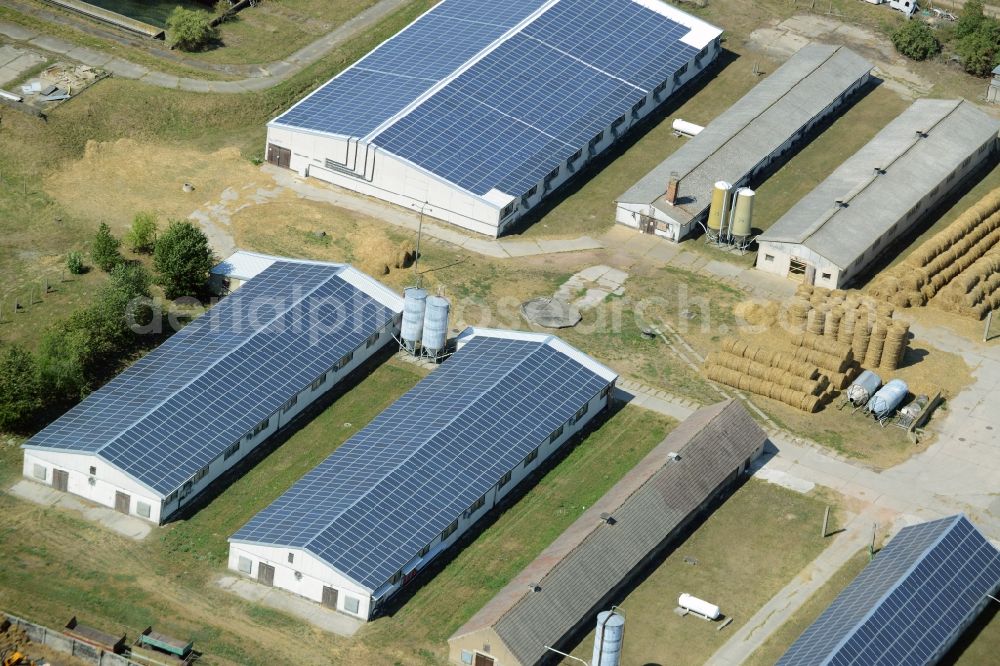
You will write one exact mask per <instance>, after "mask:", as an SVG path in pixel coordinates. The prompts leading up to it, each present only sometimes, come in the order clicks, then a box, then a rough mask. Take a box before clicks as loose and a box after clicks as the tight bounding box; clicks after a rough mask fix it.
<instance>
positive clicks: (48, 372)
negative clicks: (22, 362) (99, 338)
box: [38, 326, 89, 404]
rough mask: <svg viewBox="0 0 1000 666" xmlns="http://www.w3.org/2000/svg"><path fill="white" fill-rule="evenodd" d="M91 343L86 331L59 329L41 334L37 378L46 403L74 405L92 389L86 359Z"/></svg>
mask: <svg viewBox="0 0 1000 666" xmlns="http://www.w3.org/2000/svg"><path fill="white" fill-rule="evenodd" d="M88 344H89V339H88V338H87V335H86V333H85V332H84V331H80V330H77V329H70V328H68V327H66V326H57V327H54V328H52V329H49V330H48V331H46V332H45V333H44V334H42V339H41V342H40V343H39V345H38V376H39V380H40V383H41V387H42V390H43V391H44V395H45V396H46V402H49V403H52V404H54V403H61V402H74V401H76V400H79V399H80V398H82V397H83V396H84V395H85V394H86V392H87V389H88V387H89V385H88V382H87V373H86V369H85V368H84V359H86V357H87V351H88Z"/></svg>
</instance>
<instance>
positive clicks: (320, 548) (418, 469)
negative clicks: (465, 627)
mask: <svg viewBox="0 0 1000 666" xmlns="http://www.w3.org/2000/svg"><path fill="white" fill-rule="evenodd" d="M457 347H458V350H457V352H456V353H455V354H454V355H453V356H452V357H451V358H449V359H448V360H446V361H445V362H444V363H443V364H442V365H441V367H440V368H439V369H437V370H435V371H434V372H433V373H432V374H431V375H429V376H428V377H426V378H424V379H423V380H421V381H420V382H419V383H418V384H417V385H416V386H415V387H414V388H413V389H411V390H410V391H408V392H407V393H406V394H405V395H404V396H403V397H401V398H400V399H399V400H397V401H396V402H395V403H393V404H392V405H391V406H390V407H389V408H387V409H386V410H385V411H383V412H382V413H381V414H379V415H378V416H377V417H375V419H374V420H373V421H372V422H371V423H370V424H368V425H367V426H365V427H364V428H363V429H362V430H361V431H360V432H358V433H357V434H356V435H354V436H353V437H351V438H350V439H349V440H347V441H346V442H344V443H343V444H342V445H341V446H340V447H339V448H338V449H337V450H336V451H334V452H333V454H331V455H330V456H329V457H328V458H327V459H326V460H325V461H323V462H322V463H320V464H319V465H318V466H317V467H316V468H315V469H313V470H312V471H311V472H309V473H308V474H306V475H305V476H304V477H303V478H302V479H301V480H300V481H298V482H297V483H296V484H295V485H294V486H292V487H291V488H290V489H289V490H288V491H287V492H286V493H285V494H284V495H282V496H281V497H279V498H278V499H277V500H275V501H274V502H273V503H272V504H271V505H270V506H268V507H267V508H265V509H264V510H263V511H261V512H260V513H259V514H257V515H256V516H255V517H254V518H253V519H251V520H250V522H248V523H247V524H246V525H245V526H244V527H243V528H242V529H240V530H239V531H238V532H237V533H236V534H234V535H233V536H232V537H231V538H230V539H229V542H230V550H229V567H230V568H231V569H233V570H236V571H239V572H242V573H244V574H246V575H248V576H253V577H255V578H256V579H257V580H258V581H260V582H261V583H264V584H265V585H273V586H275V587H280V588H284V589H286V590H290V591H292V592H294V593H296V594H299V595H302V596H304V597H308V598H309V599H312V600H314V601H317V602H321V603H322V604H324V605H326V606H328V607H330V608H335V609H337V610H340V611H343V612H345V613H350V614H351V615H354V616H357V617H360V618H362V619H365V620H367V619H370V618H372V617H373V616H374V615H376V614H377V613H378V612H379V609H380V608H381V607H383V604H385V602H386V600H387V599H389V598H390V597H391V596H392V595H393V594H395V593H396V592H398V591H399V590H400V589H401V588H402V587H403V586H405V585H406V584H407V583H409V582H410V581H411V580H412V579H413V577H414V576H415V575H416V574H417V573H418V572H419V571H420V570H421V569H423V568H424V567H426V566H427V564H428V563H429V562H431V561H432V560H433V559H434V558H436V557H437V556H438V555H440V554H441V553H442V552H443V551H444V550H446V549H447V548H448V547H449V546H451V545H452V544H454V543H455V541H457V540H458V538H459V537H460V536H461V535H462V534H463V533H464V532H465V531H466V530H468V529H469V528H470V527H471V526H472V525H474V524H475V523H476V521H478V520H479V519H480V518H482V517H483V516H484V515H486V514H487V513H488V512H489V510H490V509H491V508H492V507H493V505H494V504H496V503H497V502H499V501H500V500H501V499H503V498H504V497H505V496H507V495H508V494H509V493H510V492H511V491H512V490H513V489H514V488H516V487H517V486H518V484H519V483H521V482H522V481H523V480H524V479H525V478H526V477H527V476H528V475H529V474H531V473H532V472H533V471H534V470H535V469H537V468H538V466H539V465H541V464H542V462H543V461H544V460H545V459H546V458H548V457H549V456H550V455H552V454H553V453H554V452H555V451H556V450H558V449H559V447H561V446H562V445H563V444H564V443H566V442H567V441H568V440H570V439H571V438H572V437H573V436H574V435H575V434H576V433H578V432H579V431H580V430H581V429H582V428H583V427H584V426H585V425H586V424H587V423H588V422H589V421H590V420H591V419H593V418H594V417H595V416H596V415H597V414H599V413H600V412H601V411H602V410H603V409H604V408H605V407H606V406H607V405H608V403H609V401H610V400H611V394H612V390H613V388H614V383H615V381H616V379H617V375H615V374H614V373H613V372H611V371H610V370H608V369H607V368H605V367H604V366H602V365H600V364H598V363H596V362H595V361H593V360H592V359H591V358H589V357H588V356H585V355H584V354H582V353H580V352H579V351H577V350H576V349H574V348H572V347H570V346H569V345H567V344H565V343H564V342H562V341H560V340H559V339H558V338H555V337H553V336H550V335H542V334H536V333H518V332H512V331H497V330H490V329H471V328H470V329H467V330H466V331H465V332H464V333H462V334H461V335H460V336H459V338H458V341H457Z"/></svg>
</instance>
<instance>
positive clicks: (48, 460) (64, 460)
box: [23, 449, 161, 522]
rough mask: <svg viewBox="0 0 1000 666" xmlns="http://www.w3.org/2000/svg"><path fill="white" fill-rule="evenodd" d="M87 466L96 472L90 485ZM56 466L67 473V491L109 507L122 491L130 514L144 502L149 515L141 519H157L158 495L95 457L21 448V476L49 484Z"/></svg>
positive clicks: (113, 504) (158, 514)
mask: <svg viewBox="0 0 1000 666" xmlns="http://www.w3.org/2000/svg"><path fill="white" fill-rule="evenodd" d="M35 465H41V466H43V467H45V479H44V480H42V479H39V478H37V477H36V476H35ZM91 467H95V468H96V472H97V473H96V474H94V475H93V478H94V483H93V484H91V483H90V479H91V474H90V468H91ZM57 469H58V470H63V471H65V472H67V477H68V479H67V488H66V490H67V492H70V493H72V494H74V495H78V496H80V497H83V498H85V499H88V500H90V501H91V502H95V503H97V504H102V505H104V506H107V507H111V508H114V506H115V493H116V492H123V493H125V494H127V495H129V497H130V498H131V499H130V504H129V513H130V514H132V515H138V514H137V513H136V509H137V502H145V503H146V504H148V505H149V507H150V514H149V518H144V519H146V520H150V521H152V522H159V520H160V505H161V498H160V497H159V495H158V493H156V492H155V491H154V490H152V489H151V488H146V487H145V486H143V485H142V484H140V483H137V482H136V481H135V479H133V478H132V477H130V476H128V475H127V474H125V473H124V472H122V471H121V470H119V469H117V468H116V467H113V466H112V465H109V464H108V463H107V462H105V461H104V460H101V459H100V458H98V457H97V456H95V455H92V454H87V453H70V452H66V451H53V450H44V449H26V450H25V452H24V469H23V471H24V476H25V477H27V478H29V479H31V480H33V481H37V482H38V483H44V484H45V485H48V486H51V485H52V477H53V474H52V472H53V470H57Z"/></svg>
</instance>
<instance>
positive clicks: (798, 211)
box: [759, 99, 1000, 269]
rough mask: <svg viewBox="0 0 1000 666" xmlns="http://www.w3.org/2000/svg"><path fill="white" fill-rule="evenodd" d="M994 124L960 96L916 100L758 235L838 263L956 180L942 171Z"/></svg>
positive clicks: (986, 136) (997, 126)
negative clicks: (936, 191)
mask: <svg viewBox="0 0 1000 666" xmlns="http://www.w3.org/2000/svg"><path fill="white" fill-rule="evenodd" d="M998 130H1000V122H998V121H997V120H995V119H994V118H992V117H990V116H988V115H987V114H985V113H984V112H982V111H980V110H979V109H977V108H976V107H975V106H973V105H972V104H970V103H969V102H967V101H965V100H942V99H920V100H917V101H916V102H914V103H913V104H912V105H911V106H910V107H909V108H908V109H906V110H905V111H904V112H903V113H901V114H900V115H899V116H898V117H897V118H896V119H895V120H893V121H892V122H891V123H889V124H888V125H886V126H885V127H884V128H883V129H882V131H881V132H879V133H878V134H877V135H875V138H873V139H872V140H871V141H870V142H868V143H867V144H866V145H865V146H864V147H863V148H861V150H859V151H858V152H856V153H855V154H854V155H852V156H851V157H850V158H849V159H848V160H847V161H846V162H844V163H843V164H841V165H840V166H839V167H837V169H836V170H835V171H834V172H833V173H832V174H830V176H829V177H828V178H827V179H826V180H824V181H823V182H822V183H820V184H819V185H818V186H817V187H816V188H815V189H814V190H813V191H812V192H810V193H809V194H807V195H806V196H804V197H803V198H802V199H801V200H800V201H799V202H798V203H797V204H795V206H793V207H792V209H791V210H789V211H788V212H787V213H785V214H784V215H783V216H782V217H781V218H780V219H779V220H778V221H777V222H775V223H774V225H773V226H772V227H771V228H770V229H768V230H767V231H766V232H765V233H764V234H763V235H761V237H760V239H759V240H760V241H761V242H772V243H794V244H801V245H804V246H806V247H807V248H809V249H810V250H812V251H813V252H815V253H816V254H819V255H821V256H823V257H825V258H826V259H828V260H830V261H831V262H833V263H834V264H835V265H837V266H839V267H840V268H841V269H845V268H847V267H848V266H850V265H851V264H852V263H854V261H855V260H856V259H857V258H858V257H860V256H861V255H862V254H864V252H865V251H866V250H867V249H868V248H870V247H872V245H874V244H875V242H876V241H877V240H878V239H879V238H881V237H882V236H885V235H886V234H887V233H888V231H889V229H890V228H892V226H893V225H895V224H897V223H899V222H900V221H901V220H905V219H906V217H907V214H908V213H909V211H910V210H911V209H912V208H913V207H914V206H916V205H918V204H919V203H920V201H921V200H922V199H923V198H924V197H926V196H928V195H929V194H930V193H931V192H932V191H933V190H935V189H936V188H938V187H946V188H948V187H952V186H954V185H955V184H957V182H958V181H957V180H955V181H952V182H951V183H948V182H947V181H948V177H949V176H950V175H951V174H952V173H953V172H954V171H955V170H956V169H959V168H961V165H962V163H963V162H964V161H965V160H966V159H967V158H969V156H971V155H974V154H975V153H976V151H977V150H978V149H979V148H980V147H981V146H982V145H983V144H984V143H986V142H987V141H989V140H990V138H991V137H992V138H996V135H997V132H998ZM918 132H923V133H924V134H925V135H926V137H922V136H921V135H920V134H918ZM876 168H878V169H881V170H883V171H885V173H884V174H879V173H877V172H876V171H875V169H876ZM837 201H843V202H845V203H847V206H846V207H841V206H839V205H838V204H837ZM916 221H917V218H912V219H911V220H909V222H910V223H913V222H916Z"/></svg>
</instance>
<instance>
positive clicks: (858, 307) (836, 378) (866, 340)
mask: <svg viewBox="0 0 1000 666" xmlns="http://www.w3.org/2000/svg"><path fill="white" fill-rule="evenodd" d="M795 295H796V299H795V300H794V301H792V303H791V305H789V306H788V321H789V322H790V323H791V324H792V326H793V328H794V329H795V330H799V331H804V333H801V332H800V333H799V334H797V335H793V336H792V344H793V345H795V346H796V347H798V348H800V349H801V348H808V349H811V350H813V351H816V352H819V353H821V354H826V355H830V356H833V357H837V358H824V357H823V356H812V357H810V356H809V355H808V354H807V353H806V352H803V351H797V352H795V353H796V354H798V356H796V358H799V359H801V360H806V361H808V362H809V363H815V364H816V365H817V366H819V368H820V369H821V370H823V371H824V372H825V373H826V374H827V376H829V377H830V382H831V384H832V385H833V386H834V387H835V388H837V389H838V390H842V389H844V388H846V387H847V386H848V385H849V384H850V381H851V379H853V378H854V375H855V374H856V372H857V370H858V369H859V368H858V366H859V365H860V366H864V367H866V368H871V369H873V370H875V369H878V368H881V369H883V370H895V369H896V368H897V367H898V366H899V363H900V361H901V360H902V358H903V355H904V354H906V347H907V343H908V341H909V335H908V334H909V327H908V326H906V325H905V324H901V323H899V322H894V321H893V319H892V315H893V314H894V312H895V309H896V306H895V305H894V304H892V303H890V302H888V301H878V300H875V299H874V298H870V297H866V296H863V295H860V294H858V293H857V292H846V291H844V290H842V289H834V290H832V291H831V290H829V289H826V288H824V287H814V286H812V285H800V286H799V288H798V290H797V291H796V293H795ZM817 312H822V313H821V314H816V313H817ZM819 321H822V322H823V324H822V326H820V325H819V323H818V322H819ZM802 322H805V325H804V326H802V325H801V323H802ZM897 324H898V326H902V328H897V329H895V330H896V331H897V335H896V336H890V335H889V332H890V331H891V330H893V327H894V326H897ZM899 331H902V333H899ZM889 338H891V340H892V343H893V344H892V346H891V350H890V353H888V354H886V353H885V351H884V347H885V345H886V344H887V339H889Z"/></svg>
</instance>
